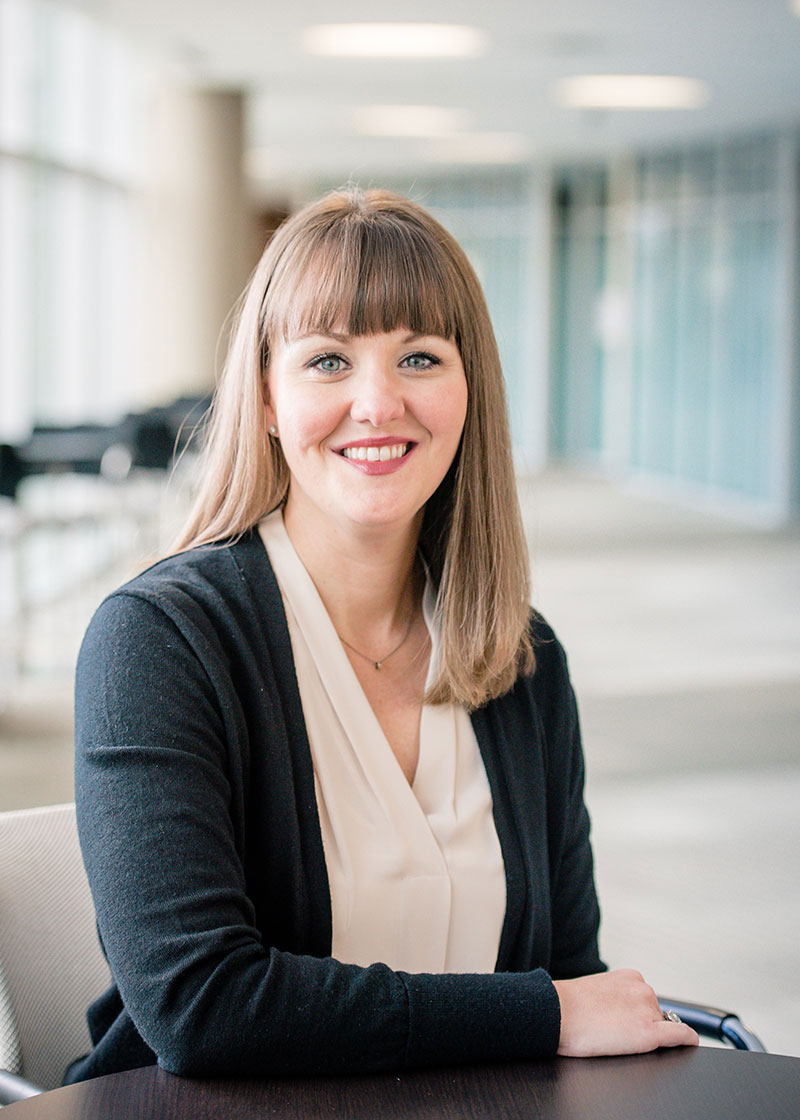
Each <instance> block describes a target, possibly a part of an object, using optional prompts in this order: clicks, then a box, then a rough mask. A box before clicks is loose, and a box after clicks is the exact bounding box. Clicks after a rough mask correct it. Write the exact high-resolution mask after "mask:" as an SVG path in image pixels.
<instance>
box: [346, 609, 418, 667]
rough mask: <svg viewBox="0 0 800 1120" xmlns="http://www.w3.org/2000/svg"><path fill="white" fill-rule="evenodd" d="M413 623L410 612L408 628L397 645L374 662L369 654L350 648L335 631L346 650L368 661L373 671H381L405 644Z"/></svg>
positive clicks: (412, 614)
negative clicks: (386, 662)
mask: <svg viewBox="0 0 800 1120" xmlns="http://www.w3.org/2000/svg"><path fill="white" fill-rule="evenodd" d="M413 621H414V611H412V612H411V617H410V618H409V620H408V626H407V628H406V632H405V634H404V635H403V637H402V638H401V639H400V641H399V642H398V643H397V645H396V646H395V647H394V649H393V650H390V652H389V653H387V654H386V656H385V657H382V658H381V659H380V661H376V660H375V658H374V657H370V656H369V654H366V653H362V652H361V650H360V649H356V647H355V646H351V645H350V643H349V642H348V641H347V640H346V639H345V638H343V637H342V635H341V634H339V631H338V630H337V631H336V633H337V635H338V638H339V641H340V642H342V643H343V644H344V645H346V646H347V648H348V649H351V650H352V651H353V653H357V654H358V656H359V657H363V658H364V660H365V661H369V663H370V665H372V667H373V668H374V669H382V668H383V664H384V662H385V661H388V660H389V658H390V657H393V656H394V654H396V653H397V651H398V650H399V649H400V646H402V645H404V644H405V641H406V639H407V638H408V635H409V634H410V633H411V623H412V622H413Z"/></svg>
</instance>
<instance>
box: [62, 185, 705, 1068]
mask: <svg viewBox="0 0 800 1120" xmlns="http://www.w3.org/2000/svg"><path fill="white" fill-rule="evenodd" d="M76 727H77V751H78V754H77V768H76V799H77V803H78V813H79V827H80V834H81V842H82V846H83V851H84V858H85V861H86V866H87V871H88V874H89V879H90V883H91V885H92V891H93V894H94V899H95V905H96V909H97V916H98V925H99V929H100V933H101V936H102V939H103V943H104V947H105V950H106V952H107V955H108V958H109V963H110V965H111V971H112V975H113V979H114V984H113V986H112V987H111V989H110V990H109V992H107V993H106V994H105V995H104V996H103V997H102V998H101V999H100V1000H98V1001H97V1003H96V1004H95V1005H93V1007H92V1008H91V1009H90V1014H89V1019H90V1028H91V1033H92V1039H93V1042H94V1049H93V1051H92V1052H91V1054H89V1055H88V1056H87V1057H86V1058H85V1059H82V1060H81V1061H79V1062H78V1063H76V1064H75V1065H74V1066H73V1067H72V1070H71V1071H70V1079H72V1080H76V1079H79V1078H85V1077H90V1076H94V1075H97V1074H100V1073H106V1072H110V1071H112V1070H118V1069H124V1068H129V1067H133V1066H137V1065H143V1064H148V1063H152V1062H154V1061H156V1060H157V1061H158V1062H159V1063H160V1064H161V1065H162V1066H164V1067H165V1068H166V1069H168V1070H171V1071H173V1072H175V1073H183V1074H192V1075H207V1076H212V1075H228V1076H241V1075H267V1074H282V1073H306V1072H331V1071H334V1072H360V1071H367V1070H379V1069H388V1068H399V1067H403V1066H412V1065H424V1064H432V1063H441V1062H462V1061H470V1060H479V1059H483V1060H488V1059H492V1058H523V1057H531V1056H535V1055H543V1054H552V1053H555V1052H556V1051H559V1052H560V1053H564V1054H599V1053H624V1052H631V1051H639V1050H647V1049H652V1048H653V1047H655V1046H658V1045H679V1044H682V1043H690V1042H695V1041H696V1036H695V1035H694V1032H693V1031H691V1030H690V1029H689V1028H688V1027H685V1026H684V1025H683V1024H680V1023H673V1022H666V1021H665V1020H664V1019H663V1018H662V1016H661V1014H660V1012H659V1009H658V1005H657V1003H656V1001H655V997H654V996H653V993H652V991H651V989H649V988H648V987H647V985H645V984H644V982H643V981H642V979H641V977H639V976H638V974H636V973H632V972H619V973H610V974H605V973H604V971H603V970H604V966H603V964H602V962H601V960H600V958H599V956H598V952H597V927H598V921H599V916H598V908H597V901H596V897H595V890H594V883H593V877H592V858H591V850H590V846H589V823H588V818H587V814H586V810H585V808H584V805H583V798H582V786H583V761H582V755H581V748H580V740H579V731H578V722H577V714H576V710H575V705H574V700H573V697H572V692H571V689H570V685H569V680H568V676H567V670H566V663H565V659H564V655H563V652H562V651H561V648H560V647H559V645H558V643H557V642H556V640H555V638H554V636H553V634H552V632H551V631H550V630H549V629H548V627H547V626H546V625H545V623H544V622H542V621H541V620H539V619H533V621H531V618H530V609H529V607H528V585H527V558H526V555H525V548H524V543H523V536H522V531H521V526H520V519H519V514H518V507H517V502H516V496H515V492H514V482H513V474H512V466H511V456H510V449H509V436H508V426H507V420H506V414H505V403H504V394H503V382H502V374H501V370H500V364H499V359H498V355H497V349H496V345H495V342H494V338H493V335H492V330H491V326H490V323H489V319H488V314H487V311H486V307H485V303H484V300H483V296H482V294H481V292H480V288H479V285H478V283H477V280H476V278H475V276H474V273H473V271H472V269H471V268H470V266H469V264H468V262H467V260H466V257H465V256H464V254H463V252H462V250H461V249H460V248H459V247H458V245H457V244H456V243H455V242H454V241H453V239H452V238H451V237H450V235H449V234H447V233H446V232H445V230H444V229H442V227H441V226H439V225H438V223H436V222H435V221H434V220H433V218H431V217H430V215H428V214H427V213H425V212H424V211H423V210H421V209H420V208H419V207H417V206H416V205H414V204H412V203H410V202H408V201H406V200H404V199H402V198H400V197H398V196H395V195H392V194H388V193H385V192H379V191H371V192H368V193H366V194H364V193H361V192H359V191H357V190H353V191H347V192H341V193H337V194H333V195H331V196H329V197H327V198H324V199H322V200H321V201H320V202H317V203H315V204H313V205H311V206H309V207H307V208H306V209H305V210H303V211H301V212H300V213H299V214H297V215H296V216H295V217H294V218H292V219H291V220H290V221H288V222H287V223H286V224H285V225H284V226H283V227H281V229H280V230H279V231H278V232H277V233H276V235H275V237H274V238H273V239H272V241H271V243H270V245H269V246H268V248H267V250H266V252H265V253H264V256H263V258H262V260H261V263H260V264H259V266H258V269H257V270H256V272H255V274H254V277H253V279H252V281H251V284H250V286H249V289H248V291H247V293H246V297H245V299H244V302H243V305H242V310H241V314H240V318H239V322H238V326H237V329H236V332H235V335H234V338H233V341H232V345H231V350H230V354H229V358H228V362H227V366H226V369H225V371H224V375H223V377H222V379H221V383H220V386H219V389H218V393H217V397H216V400H215V404H214V408H213V415H212V418H211V422H210V426H209V429H208V432H207V439H206V444H205V452H204V460H203V464H202V473H201V481H200V488H199V493H198V497H197V501H196V504H195V506H194V509H193V511H192V512H191V515H190V517H189V521H188V524H187V526H186V528H185V530H184V532H183V534H182V536H181V538H180V540H179V541H178V542H177V544H176V546H175V554H174V555H172V556H171V557H169V558H168V559H166V560H164V561H162V562H161V563H160V564H157V565H156V566H155V567H153V568H151V569H150V570H149V571H147V572H145V573H144V574H143V575H141V576H139V577H138V578H137V579H135V580H133V581H132V583H130V584H128V585H127V586H125V587H123V588H122V589H121V590H120V591H118V592H117V593H116V594H115V595H112V596H111V597H110V598H109V599H108V600H107V601H106V602H105V603H104V604H103V605H102V606H101V607H100V609H99V611H98V612H97V615H96V616H95V618H94V620H93V622H92V624H91V626H90V628H89V631H88V633H87V636H86V639H85V641H84V645H83V648H82V651H81V655H80V659H79V665H78V676H77V714H76Z"/></svg>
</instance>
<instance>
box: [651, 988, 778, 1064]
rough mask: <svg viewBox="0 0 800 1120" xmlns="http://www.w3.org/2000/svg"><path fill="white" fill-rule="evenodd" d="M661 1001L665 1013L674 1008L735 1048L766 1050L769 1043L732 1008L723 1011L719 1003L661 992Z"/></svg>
mask: <svg viewBox="0 0 800 1120" xmlns="http://www.w3.org/2000/svg"><path fill="white" fill-rule="evenodd" d="M658 1003H659V1006H660V1007H661V1010H662V1011H663V1012H664V1013H665V1014H666V1013H667V1012H669V1011H674V1012H675V1013H676V1015H678V1016H680V1018H681V1019H682V1020H683V1022H684V1023H688V1024H689V1026H690V1027H694V1029H695V1030H696V1031H697V1033H698V1034H699V1035H702V1036H703V1037H704V1038H715V1039H717V1040H718V1041H719V1042H726V1043H728V1045H729V1046H733V1048H734V1049H735V1050H753V1051H755V1052H757V1053H759V1054H765V1053H766V1047H765V1046H764V1044H763V1042H762V1041H761V1039H760V1038H759V1037H758V1035H755V1034H753V1032H752V1031H751V1030H748V1028H747V1027H746V1026H745V1025H744V1023H742V1021H741V1020H740V1019H739V1017H738V1016H737V1015H734V1014H733V1013H732V1012H731V1011H721V1010H720V1009H719V1008H717V1007H706V1006H705V1005H704V1004H700V1003H687V1002H686V1001H685V1000H682V999H667V998H666V996H659V1000H658Z"/></svg>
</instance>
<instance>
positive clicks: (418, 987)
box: [68, 531, 603, 1081]
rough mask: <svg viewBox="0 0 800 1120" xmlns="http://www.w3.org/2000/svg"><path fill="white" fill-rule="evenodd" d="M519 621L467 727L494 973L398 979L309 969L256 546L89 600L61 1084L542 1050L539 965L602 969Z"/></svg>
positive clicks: (274, 605) (318, 944)
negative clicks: (75, 924)
mask: <svg viewBox="0 0 800 1120" xmlns="http://www.w3.org/2000/svg"><path fill="white" fill-rule="evenodd" d="M533 628H534V636H535V640H536V648H537V669H536V672H535V674H534V675H533V676H532V677H529V678H527V679H520V680H519V681H518V683H517V684H516V686H515V687H514V688H513V689H512V691H511V692H509V693H508V694H507V695H505V696H503V697H502V698H501V699H499V700H494V701H492V702H490V703H489V704H487V705H486V706H485V707H484V708H482V709H481V710H479V711H477V712H476V713H474V715H473V717H472V722H473V726H474V728H475V733H476V736H477V739H478V743H479V745H480V750H481V754H482V757H483V761H484V764H485V766H486V771H487V775H488V778H489V784H490V787H491V791H492V797H493V803H494V817H495V824H496V827H497V832H498V836H499V839H500V844H501V848H502V852H503V858H504V862H505V871H506V880H507V912H506V916H505V921H504V925H503V929H502V935H501V940H500V949H499V954H498V959H497V965H496V971H495V972H494V973H490V974H486V975H428V974H408V973H403V972H395V971H392V970H391V969H389V968H388V967H387V966H386V965H383V964H375V965H372V966H370V967H368V968H362V967H358V966H355V965H345V964H341V963H340V962H338V961H336V960H333V959H332V958H331V956H330V952H331V907H330V894H329V888H328V880H327V873H326V868H325V856H324V852H323V847H322V838H321V833H320V826H319V818H318V814H317V807H316V798H315V792H314V781H313V769H312V762H311V753H310V749H309V745H308V739H307V735H306V729H305V724H304V720H303V711H302V707H301V702H300V695H299V692H298V687H297V680H296V676H295V672H294V663H293V659H292V649H291V644H290V640H289V632H288V629H287V624H286V616H285V613H284V610H283V604H282V600H281V595H280V591H279V589H278V586H277V583H276V581H275V577H274V574H273V572H272V568H271V566H270V563H269V560H268V557H267V554H266V551H265V549H264V546H263V544H262V542H261V539H260V537H259V535H258V533H257V532H255V531H253V532H251V533H249V534H248V535H247V536H245V537H244V538H243V539H241V540H239V541H238V542H236V543H233V544H229V545H223V546H210V547H203V548H199V549H194V550H192V551H189V552H186V553H182V554H180V555H178V556H174V557H171V558H169V559H167V560H164V561H162V562H161V563H159V564H157V565H155V566H154V567H153V568H150V569H149V570H148V571H147V572H145V573H143V574H142V575H140V576H139V577H137V578H136V579H135V580H133V581H132V582H131V583H129V584H127V585H126V586H125V587H123V588H121V589H120V590H119V591H117V592H115V593H114V594H113V595H111V596H110V597H109V598H108V599H106V601H105V602H104V603H103V604H102V605H101V606H100V608H99V610H98V611H97V613H96V615H95V617H94V619H93V621H92V623H91V625H90V627H89V630H88V632H87V635H86V638H85V639H84V643H83V646H82V649H81V653H80V657H79V660H78V671H77V689H76V743H77V758H76V776H75V795H76V802H77V809H78V825H79V831H80V838H81V846H82V850H83V856H84V860H85V863H86V869H87V872H88V876H89V882H90V884H91V888H92V894H93V897H94V902H95V907H96V911H97V920H98V926H99V931H100V935H101V939H102V942H103V946H104V949H105V951H106V954H107V956H108V960H109V964H110V966H111V972H112V976H113V978H114V984H113V985H112V987H111V988H110V989H109V991H108V992H106V993H105V995H103V996H102V997H101V998H100V999H99V1000H98V1001H97V1002H96V1003H95V1004H93V1005H92V1007H91V1008H90V1010H89V1025H90V1031H91V1036H92V1041H93V1044H94V1049H93V1050H92V1052H91V1053H90V1054H89V1055H88V1056H87V1057H86V1058H84V1059H81V1060H80V1061H78V1062H76V1063H74V1064H73V1066H72V1067H71V1069H70V1070H69V1071H68V1080H71V1081H75V1080H80V1079H83V1078H87V1077H94V1076H97V1075H100V1074H103V1073H109V1072H112V1071H115V1070H121V1069H127V1068H132V1067H135V1066H140V1065H147V1064H151V1063H153V1062H155V1061H156V1060H157V1061H158V1062H159V1064H160V1065H161V1066H163V1067H164V1068H165V1069H167V1070H170V1071H172V1072H174V1073H181V1074H187V1075H200V1076H203V1075H205V1076H226V1075H227V1076H246V1075H262V1076H266V1075H275V1074H284V1073H314V1072H320V1073H321V1072H343V1073H345V1072H349V1073H355V1072H362V1071H371V1070H381V1069H390V1068H400V1067H407V1066H415V1065H428V1064H438V1063H446V1062H465V1061H472V1060H480V1059H484V1060H489V1059H492V1058H524V1057H532V1056H536V1055H544V1054H551V1053H553V1052H554V1051H555V1050H556V1048H557V1045H558V1037H559V1028H560V1009H559V1003H558V997H557V995H556V991H555V988H554V987H553V984H552V981H551V979H550V976H553V977H555V978H556V979H558V978H567V977H572V976H577V975H582V974H586V973H590V972H596V971H600V970H601V969H602V968H603V964H602V962H601V961H600V959H599V957H598V951H597V927H598V921H599V915H598V907H597V899H596V895H595V889H594V882H593V875H592V856H591V849H590V846H589V821H588V816H587V813H586V809H585V807H584V804H583V758H582V753H581V746H580V735H579V730H578V718H577V713H576V708H575V702H574V698H573V695H572V690H571V687H570V684H569V678H568V675H567V668H566V662H565V658H564V654H563V651H562V650H561V647H560V646H559V644H558V643H557V641H556V640H555V638H554V636H553V634H552V632H551V631H550V630H549V628H547V627H546V625H545V624H544V623H542V622H540V621H536V622H534V623H533ZM545 970H546V971H545ZM548 972H549V974H550V975H548Z"/></svg>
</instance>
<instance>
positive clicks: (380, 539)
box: [284, 502, 424, 649]
mask: <svg viewBox="0 0 800 1120" xmlns="http://www.w3.org/2000/svg"><path fill="white" fill-rule="evenodd" d="M284 524H285V526H286V531H287V533H288V534H289V539H290V540H291V542H292V544H293V545H294V548H295V551H296V552H297V554H298V556H299V557H300V559H301V561H302V562H303V565H304V567H305V568H306V571H307V572H308V573H309V575H310V576H311V578H312V580H313V581H314V585H315V586H316V588H317V591H318V592H319V594H320V598H321V599H322V601H323V603H324V604H325V607H326V609H327V611H328V614H329V615H330V617H331V621H332V622H333V625H334V627H335V628H336V630H337V632H338V633H339V636H340V637H343V638H345V639H346V640H351V639H352V640H353V642H354V644H358V641H361V643H362V644H365V645H367V647H368V648H370V649H373V648H377V649H381V648H383V647H384V646H387V647H388V646H390V645H391V644H392V641H393V640H394V639H395V638H396V637H397V635H398V634H400V633H401V632H405V631H406V630H407V628H408V626H409V623H410V621H411V620H412V618H413V616H414V614H415V612H416V610H417V608H418V607H419V605H420V604H421V600H422V590H423V587H424V577H423V576H422V573H421V571H420V569H419V565H418V564H417V560H416V556H417V541H418V537H419V525H418V524H413V525H409V526H404V527H403V528H402V529H398V530H392V529H386V528H383V527H381V528H374V529H373V528H371V527H362V526H354V527H353V528H352V529H346V528H344V527H343V526H341V525H339V524H338V523H331V522H328V521H322V523H320V521H319V520H318V519H314V521H313V523H312V522H311V521H310V519H308V518H305V517H302V516H297V515H295V512H294V509H293V506H292V503H291V502H289V503H287V506H286V508H285V509H284Z"/></svg>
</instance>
